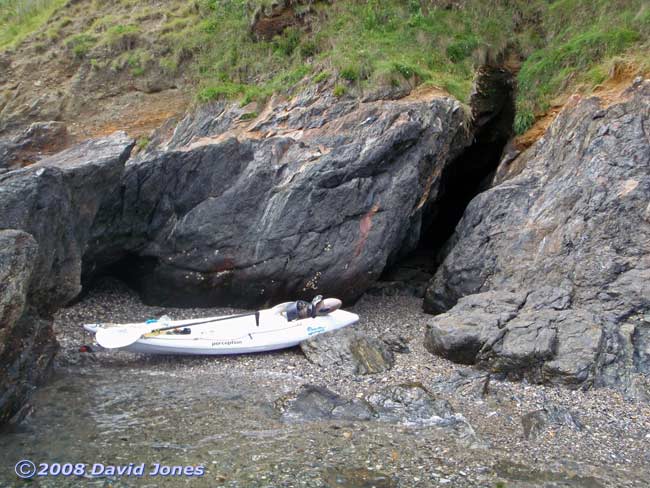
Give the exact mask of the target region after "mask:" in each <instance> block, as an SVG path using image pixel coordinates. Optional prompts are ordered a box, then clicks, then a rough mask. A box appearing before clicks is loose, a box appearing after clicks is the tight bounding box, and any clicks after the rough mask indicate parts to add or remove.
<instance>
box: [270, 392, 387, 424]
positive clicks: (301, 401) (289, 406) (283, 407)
mask: <svg viewBox="0 0 650 488" xmlns="http://www.w3.org/2000/svg"><path fill="white" fill-rule="evenodd" d="M275 406H276V408H277V409H278V410H279V411H280V412H281V414H282V418H283V419H284V420H287V421H294V422H306V421H316V420H332V419H337V420H370V419H371V418H372V417H373V416H374V412H373V411H372V408H371V407H370V405H369V404H368V403H366V402H365V401H363V400H358V399H354V400H347V399H345V398H343V397H341V396H340V395H337V394H336V393H334V392H333V391H330V390H328V389H327V388H324V387H321V386H316V385H302V386H301V387H300V388H299V389H298V390H297V391H296V392H294V393H291V394H289V395H286V396H284V397H281V398H279V399H278V400H276V402H275Z"/></svg>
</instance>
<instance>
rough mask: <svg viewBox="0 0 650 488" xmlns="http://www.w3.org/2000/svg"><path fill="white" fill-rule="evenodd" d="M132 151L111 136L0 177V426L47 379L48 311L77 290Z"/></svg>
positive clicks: (51, 341)
mask: <svg viewBox="0 0 650 488" xmlns="http://www.w3.org/2000/svg"><path fill="white" fill-rule="evenodd" d="M132 146H133V141H132V140H131V139H129V138H127V137H126V135H125V134H123V133H116V134H114V135H113V136H110V137H106V138H104V139H98V140H95V141H88V142H86V143H83V144H80V145H79V146H75V147H74V148H71V149H69V150H66V151H63V152H61V153H59V154H57V155H54V156H52V157H49V158H46V159H44V160H42V161H40V162H39V163H37V164H34V165H32V166H30V167H27V168H24V169H19V170H15V171H9V172H7V173H4V174H2V175H0V203H1V205H0V229H4V230H0V424H2V423H4V422H7V421H16V420H19V419H20V417H21V415H22V412H23V411H24V408H23V406H24V405H25V402H26V401H27V399H28V397H29V393H30V392H31V390H32V389H33V385H34V384H36V383H38V382H39V381H40V380H41V379H42V378H43V377H44V376H45V375H46V374H47V371H48V367H49V365H50V363H51V361H52V358H53V355H54V353H55V352H56V348H57V344H56V340H55V338H54V334H53V332H52V323H51V313H52V312H53V311H54V310H56V309H57V308H60V307H61V306H63V305H65V304H66V303H67V302H68V301H70V300H71V299H73V298H74V297H75V296H76V295H77V294H78V293H79V291H80V290H81V257H82V255H83V253H84V251H85V249H86V246H87V244H88V237H89V236H90V228H91V226H92V223H93V220H94V218H95V215H96V213H97V210H98V209H99V207H100V205H101V202H102V199H103V198H105V196H106V195H107V194H110V193H112V192H115V191H116V190H117V189H118V187H119V183H120V177H121V174H122V170H123V167H124V163H125V161H126V159H127V158H128V156H129V153H130V150H131V147H132Z"/></svg>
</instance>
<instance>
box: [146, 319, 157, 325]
mask: <svg viewBox="0 0 650 488" xmlns="http://www.w3.org/2000/svg"><path fill="white" fill-rule="evenodd" d="M156 322H158V319H149V320H147V321H146V322H145V324H155V323H156Z"/></svg>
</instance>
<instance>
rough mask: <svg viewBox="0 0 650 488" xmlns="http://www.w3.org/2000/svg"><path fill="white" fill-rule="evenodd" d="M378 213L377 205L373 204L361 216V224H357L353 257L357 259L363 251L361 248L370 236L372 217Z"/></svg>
mask: <svg viewBox="0 0 650 488" xmlns="http://www.w3.org/2000/svg"><path fill="white" fill-rule="evenodd" d="M378 211H379V204H378V203H375V204H374V205H373V206H372V208H371V209H370V210H369V211H368V213H366V215H364V216H363V218H362V219H361V222H359V240H358V241H357V245H356V247H355V249H354V257H358V256H359V254H361V251H363V247H364V246H365V245H366V240H367V239H368V235H369V234H370V229H372V217H373V216H374V215H375V214H376V213H377V212H378Z"/></svg>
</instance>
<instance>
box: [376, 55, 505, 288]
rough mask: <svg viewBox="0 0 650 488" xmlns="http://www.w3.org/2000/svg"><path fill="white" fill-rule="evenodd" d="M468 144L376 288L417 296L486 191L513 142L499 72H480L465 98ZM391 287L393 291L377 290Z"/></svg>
mask: <svg viewBox="0 0 650 488" xmlns="http://www.w3.org/2000/svg"><path fill="white" fill-rule="evenodd" d="M470 107H471V109H472V119H473V123H472V129H473V135H474V138H473V142H472V143H471V144H470V145H469V146H467V147H466V148H465V149H464V150H463V151H462V152H461V153H460V154H459V155H458V156H457V157H456V159H455V160H454V161H453V162H452V163H451V164H449V165H448V166H447V168H446V169H445V171H443V173H442V175H441V180H440V193H439V195H438V198H437V199H436V200H435V201H433V202H430V203H429V204H428V205H427V206H426V207H425V209H424V213H423V216H422V224H421V229H420V238H419V241H418V244H417V247H416V248H415V250H414V251H412V252H411V253H409V254H407V255H406V256H405V257H404V258H402V259H400V260H398V261H397V262H396V263H395V264H394V265H392V266H390V267H389V268H387V269H386V270H385V272H384V273H383V275H382V277H381V279H380V284H379V288H380V289H383V290H384V291H386V290H387V289H392V292H391V293H399V292H400V291H404V288H405V287H406V289H407V291H408V292H409V293H410V294H414V295H417V296H422V295H423V294H424V289H425V288H426V286H427V283H428V281H429V279H430V278H431V277H432V276H433V274H434V273H435V271H436V269H437V268H438V266H439V265H440V263H441V262H442V260H443V259H444V255H443V252H444V249H445V244H446V243H447V242H448V240H449V239H450V237H451V236H452V235H453V233H454V230H455V228H456V225H457V224H458V223H459V221H460V220H461V218H462V217H463V214H464V212H465V209H466V208H467V206H468V205H469V203H470V201H471V200H472V199H473V198H474V197H475V196H476V195H477V194H479V193H480V192H482V191H484V190H486V189H487V188H488V187H489V185H490V182H491V180H492V177H493V175H494V173H495V171H496V169H497V167H498V165H499V162H500V160H501V157H502V154H503V151H504V148H505V146H506V144H507V143H508V141H509V140H510V139H511V138H512V136H513V124H514V118H515V76H514V74H513V73H512V71H510V70H508V69H506V68H505V67H503V66H492V65H485V66H482V67H481V68H480V69H479V70H478V73H477V77H476V81H475V88H474V91H473V93H472V96H471V100H470ZM382 282H383V283H384V284H387V283H391V284H392V285H395V286H397V288H398V289H399V290H395V286H390V285H389V286H383V285H382Z"/></svg>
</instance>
